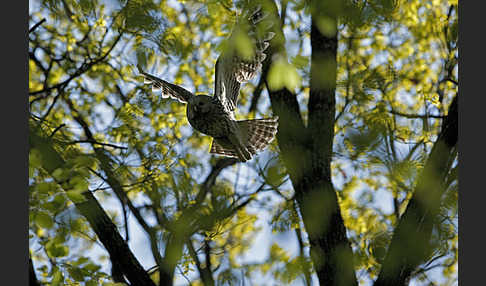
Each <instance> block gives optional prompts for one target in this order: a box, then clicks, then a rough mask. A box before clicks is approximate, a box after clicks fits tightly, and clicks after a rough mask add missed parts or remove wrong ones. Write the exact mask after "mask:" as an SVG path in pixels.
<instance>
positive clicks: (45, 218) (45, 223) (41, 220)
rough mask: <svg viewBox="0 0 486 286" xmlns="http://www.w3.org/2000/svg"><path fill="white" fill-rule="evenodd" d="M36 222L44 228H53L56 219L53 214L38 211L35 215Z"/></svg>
mask: <svg viewBox="0 0 486 286" xmlns="http://www.w3.org/2000/svg"><path fill="white" fill-rule="evenodd" d="M35 223H36V224H37V225H38V226H40V227H43V228H51V227H52V226H53V225H54V221H53V220H52V218H51V216H50V215H49V214H48V213H46V212H42V211H41V212H38V213H37V214H36V215H35Z"/></svg>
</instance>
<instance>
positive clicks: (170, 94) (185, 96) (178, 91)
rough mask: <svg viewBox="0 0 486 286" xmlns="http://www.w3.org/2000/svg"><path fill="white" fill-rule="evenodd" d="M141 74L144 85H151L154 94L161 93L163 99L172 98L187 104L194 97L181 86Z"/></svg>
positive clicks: (144, 73)
mask: <svg viewBox="0 0 486 286" xmlns="http://www.w3.org/2000/svg"><path fill="white" fill-rule="evenodd" d="M140 73H141V74H142V75H143V77H144V83H145V84H151V85H152V91H153V92H159V91H160V92H161V94H162V98H172V99H177V100H178V101H180V102H183V103H187V102H188V101H189V99H190V98H191V97H193V96H194V94H192V92H190V91H188V90H187V89H185V88H183V87H181V86H178V85H175V84H172V83H169V82H167V81H165V80H163V79H160V78H158V77H156V76H153V75H151V74H148V73H146V72H143V71H141V70H140Z"/></svg>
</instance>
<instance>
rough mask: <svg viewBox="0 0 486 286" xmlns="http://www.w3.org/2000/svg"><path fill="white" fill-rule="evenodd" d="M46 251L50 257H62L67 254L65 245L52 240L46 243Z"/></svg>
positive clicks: (67, 250) (67, 249)
mask: <svg viewBox="0 0 486 286" xmlns="http://www.w3.org/2000/svg"><path fill="white" fill-rule="evenodd" d="M46 250H47V254H49V256H51V257H64V256H67V255H68V254H69V248H68V247H67V246H66V245H64V244H62V243H57V242H55V241H53V240H51V241H48V242H47V243H46Z"/></svg>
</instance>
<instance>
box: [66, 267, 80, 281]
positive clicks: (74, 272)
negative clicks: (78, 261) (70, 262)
mask: <svg viewBox="0 0 486 286" xmlns="http://www.w3.org/2000/svg"><path fill="white" fill-rule="evenodd" d="M68 272H69V275H70V276H71V277H72V278H73V279H74V280H76V281H84V274H83V271H82V270H81V269H79V268H77V267H69V268H68Z"/></svg>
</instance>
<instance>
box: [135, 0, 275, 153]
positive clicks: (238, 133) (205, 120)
mask: <svg viewBox="0 0 486 286" xmlns="http://www.w3.org/2000/svg"><path fill="white" fill-rule="evenodd" d="M247 11H252V12H251V13H248V12H247V13H244V14H243V16H241V17H240V19H239V21H238V23H237V24H236V26H235V28H234V29H233V32H232V35H231V36H230V37H229V38H228V39H227V45H226V46H228V47H230V48H228V49H225V50H224V51H223V52H222V53H221V54H220V56H219V57H218V60H217V61H216V66H215V88H214V96H208V95H194V94H193V93H192V92H190V91H188V90H186V89H185V88H183V87H180V86H178V85H175V84H172V83H169V82H166V81H164V80H162V79H160V78H158V77H156V76H153V75H150V74H148V73H145V72H143V71H142V70H141V68H140V67H139V70H140V72H141V74H142V75H143V76H144V79H145V83H148V84H151V86H152V90H153V91H155V92H160V93H161V96H162V98H173V99H177V100H179V101H180V102H183V103H187V118H188V121H189V124H191V126H192V127H193V128H194V129H196V130H198V131H199V132H202V133H204V134H206V135H209V136H212V137H213V142H212V144H211V148H210V151H209V152H210V153H212V154H217V155H222V156H227V157H236V158H239V159H240V160H241V161H242V162H245V161H248V160H250V159H251V158H252V157H253V155H255V154H256V153H257V152H259V151H261V150H263V149H264V148H265V147H267V146H268V144H269V143H270V142H271V141H272V140H273V139H274V138H275V135H276V133H277V127H278V117H273V118H264V119H253V120H240V121H237V120H235V115H234V112H235V109H236V105H237V99H238V95H239V92H240V87H241V84H242V83H245V82H248V81H249V80H251V79H253V78H254V77H255V76H256V74H257V73H258V72H259V71H260V70H261V67H262V62H263V61H264V60H265V58H266V54H265V53H264V51H265V50H266V49H267V48H268V46H269V41H270V40H271V39H272V38H273V36H274V35H275V34H274V33H273V32H271V31H269V29H270V28H271V26H272V25H271V24H272V23H271V22H270V23H269V22H268V21H267V23H265V21H264V19H265V18H266V16H267V14H266V13H264V12H263V11H262V9H261V7H254V8H253V9H250V10H247ZM262 31H263V32H262ZM242 33H243V35H246V36H248V37H249V40H250V41H251V43H253V51H254V53H253V55H252V56H251V57H248V56H247V57H242V56H241V55H240V52H239V51H238V47H234V43H235V42H236V40H235V39H236V37H241V35H242ZM228 43H229V44H228ZM231 47H233V48H231Z"/></svg>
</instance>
